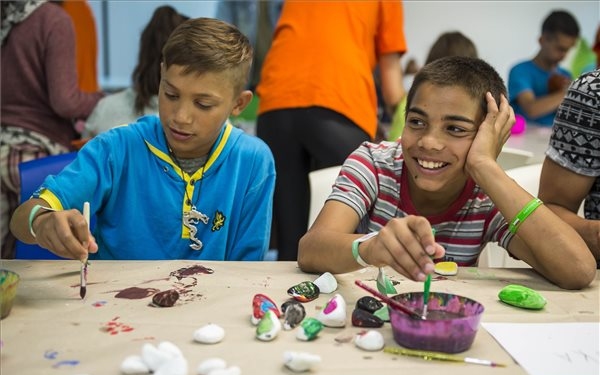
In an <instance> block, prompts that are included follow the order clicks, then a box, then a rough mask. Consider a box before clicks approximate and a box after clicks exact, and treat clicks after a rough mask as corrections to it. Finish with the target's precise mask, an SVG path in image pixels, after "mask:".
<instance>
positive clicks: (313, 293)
mask: <svg viewBox="0 0 600 375" xmlns="http://www.w3.org/2000/svg"><path fill="white" fill-rule="evenodd" d="M320 292H321V291H320V290H319V287H318V286H317V285H316V284H315V283H313V282H312V281H303V282H301V283H300V284H297V285H294V286H293V287H291V288H289V289H288V290H287V294H289V295H290V296H292V297H293V298H294V299H295V300H297V301H300V302H309V301H312V300H314V299H316V298H317V297H318V296H319V293H320Z"/></svg>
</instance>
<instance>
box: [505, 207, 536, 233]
mask: <svg viewBox="0 0 600 375" xmlns="http://www.w3.org/2000/svg"><path fill="white" fill-rule="evenodd" d="M543 203H544V202H542V201H541V200H540V199H539V198H534V199H532V200H531V201H530V202H529V203H527V204H526V205H525V207H523V209H522V210H521V211H519V213H518V214H517V215H516V216H515V218H514V219H512V221H511V222H510V224H509V225H508V230H510V232H511V233H512V234H516V233H517V230H518V229H519V226H521V224H523V222H524V221H525V220H526V219H527V218H528V217H529V215H531V214H532V213H533V211H535V210H536V209H537V208H538V207H539V206H541V205H542V204H543Z"/></svg>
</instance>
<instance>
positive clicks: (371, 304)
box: [356, 296, 383, 313]
mask: <svg viewBox="0 0 600 375" xmlns="http://www.w3.org/2000/svg"><path fill="white" fill-rule="evenodd" d="M382 307H383V303H381V302H380V301H379V300H378V299H376V298H375V297H371V296H364V297H361V298H359V299H358V301H356V308H357V309H361V310H365V311H368V312H370V313H374V312H375V311H377V310H379V309H380V308H382Z"/></svg>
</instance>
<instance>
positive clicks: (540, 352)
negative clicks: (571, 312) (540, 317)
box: [482, 323, 600, 375]
mask: <svg viewBox="0 0 600 375" xmlns="http://www.w3.org/2000/svg"><path fill="white" fill-rule="evenodd" d="M482 326H483V327H484V328H485V329H486V330H487V331H488V332H489V333H490V334H491V335H492V336H493V337H494V338H495V339H496V341H498V343H499V344H500V345H502V346H503V347H504V349H505V350H506V351H507V352H508V353H509V354H510V355H511V356H512V357H513V358H514V359H515V361H517V362H518V363H519V364H520V365H521V366H522V367H523V368H524V369H525V371H527V373H528V374H529V375H598V374H600V362H599V360H600V351H599V346H600V323H482Z"/></svg>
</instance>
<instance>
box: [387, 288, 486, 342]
mask: <svg viewBox="0 0 600 375" xmlns="http://www.w3.org/2000/svg"><path fill="white" fill-rule="evenodd" d="M392 298H393V299H395V300H396V301H398V302H400V303H402V304H403V305H405V306H407V307H410V308H411V309H414V310H415V311H417V312H419V313H420V312H422V311H423V292H415V293H403V294H398V295H396V296H393V297H392ZM388 309H389V312H390V321H391V324H392V331H393V334H394V340H395V341H396V342H397V343H398V344H400V345H402V346H404V347H406V348H411V349H419V350H429V351H436V352H444V353H460V352H464V351H465V350H467V349H469V348H470V347H471V345H472V344H473V340H475V335H476V334H477V329H478V328H479V322H480V321H481V316H482V315H483V310H484V307H483V305H482V304H481V303H479V302H477V301H474V300H472V299H470V298H467V297H462V296H458V295H455V294H448V293H433V292H432V293H430V294H429V302H428V303H427V309H428V312H427V319H426V320H419V319H414V318H411V317H410V316H408V315H406V314H405V313H403V312H401V311H398V310H395V309H393V308H391V307H389V306H388Z"/></svg>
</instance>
